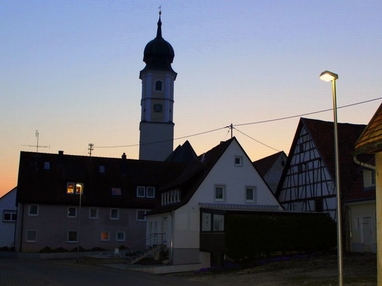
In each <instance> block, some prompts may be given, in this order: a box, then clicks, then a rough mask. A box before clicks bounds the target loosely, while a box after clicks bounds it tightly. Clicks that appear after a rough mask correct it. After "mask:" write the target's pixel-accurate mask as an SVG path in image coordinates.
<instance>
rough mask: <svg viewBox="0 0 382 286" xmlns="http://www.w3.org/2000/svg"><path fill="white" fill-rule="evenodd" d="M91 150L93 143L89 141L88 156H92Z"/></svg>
mask: <svg viewBox="0 0 382 286" xmlns="http://www.w3.org/2000/svg"><path fill="white" fill-rule="evenodd" d="M93 150H94V144H93V143H89V145H88V154H89V157H91V156H92V152H93Z"/></svg>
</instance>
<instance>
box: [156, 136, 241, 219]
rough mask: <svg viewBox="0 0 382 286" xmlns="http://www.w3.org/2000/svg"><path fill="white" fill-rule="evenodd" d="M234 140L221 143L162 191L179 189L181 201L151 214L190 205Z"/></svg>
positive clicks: (196, 160) (192, 163) (159, 208)
mask: <svg viewBox="0 0 382 286" xmlns="http://www.w3.org/2000/svg"><path fill="white" fill-rule="evenodd" d="M234 140H236V138H235V137H232V138H231V139H229V140H227V141H224V142H221V143H220V144H219V145H217V146H215V147H214V148H212V149H211V150H209V151H208V152H206V153H204V154H202V155H200V156H198V157H197V158H196V159H195V160H194V161H193V162H191V163H190V164H189V165H188V166H187V168H186V169H185V170H184V171H183V172H182V174H181V175H180V176H179V177H178V178H177V179H175V180H174V181H172V182H171V183H169V184H167V185H165V186H164V187H163V188H162V189H161V191H166V190H171V189H179V190H180V191H181V201H180V202H179V203H176V204H172V205H167V206H161V207H158V208H156V209H154V210H152V211H151V212H150V214H157V213H164V212H169V211H172V210H175V209H177V208H179V207H181V206H183V205H185V204H186V203H188V201H189V200H190V199H191V198H192V196H193V195H194V193H195V192H196V190H197V189H198V187H199V186H200V184H201V183H202V182H203V181H204V179H205V178H206V176H207V175H208V173H209V172H210V171H211V170H212V168H213V167H214V166H215V164H216V162H217V161H218V160H219V159H220V157H221V156H222V155H223V153H224V152H225V151H226V150H227V148H228V146H229V145H230V144H231V143H232V141H234Z"/></svg>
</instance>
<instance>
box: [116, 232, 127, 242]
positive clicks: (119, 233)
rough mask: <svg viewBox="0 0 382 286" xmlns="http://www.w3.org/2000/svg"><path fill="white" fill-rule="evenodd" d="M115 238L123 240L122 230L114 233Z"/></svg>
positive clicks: (123, 233)
mask: <svg viewBox="0 0 382 286" xmlns="http://www.w3.org/2000/svg"><path fill="white" fill-rule="evenodd" d="M115 240H116V241H125V232H124V231H117V233H116V234H115Z"/></svg>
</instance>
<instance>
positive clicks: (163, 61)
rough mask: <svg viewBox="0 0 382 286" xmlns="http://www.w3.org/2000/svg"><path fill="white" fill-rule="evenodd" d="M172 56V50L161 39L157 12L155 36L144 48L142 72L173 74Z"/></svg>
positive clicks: (160, 22)
mask: <svg viewBox="0 0 382 286" xmlns="http://www.w3.org/2000/svg"><path fill="white" fill-rule="evenodd" d="M174 56H175V53H174V49H173V48H172V46H171V45H170V43H169V42H167V41H165V40H164V39H163V38H162V21H161V13H160V12H159V20H158V29H157V36H156V38H155V39H154V40H152V41H150V42H149V43H148V44H147V45H146V47H145V50H144V52H143V61H144V62H145V63H146V67H145V68H144V69H143V70H142V71H146V70H168V71H172V72H174V73H175V71H174V70H173V69H172V67H171V63H172V61H173V59H174Z"/></svg>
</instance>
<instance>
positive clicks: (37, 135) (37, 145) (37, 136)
mask: <svg viewBox="0 0 382 286" xmlns="http://www.w3.org/2000/svg"><path fill="white" fill-rule="evenodd" d="M35 135H36V139H37V144H36V145H22V146H27V147H33V148H34V147H36V153H38V148H50V146H41V145H39V139H40V133H38V130H36V134H35Z"/></svg>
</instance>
